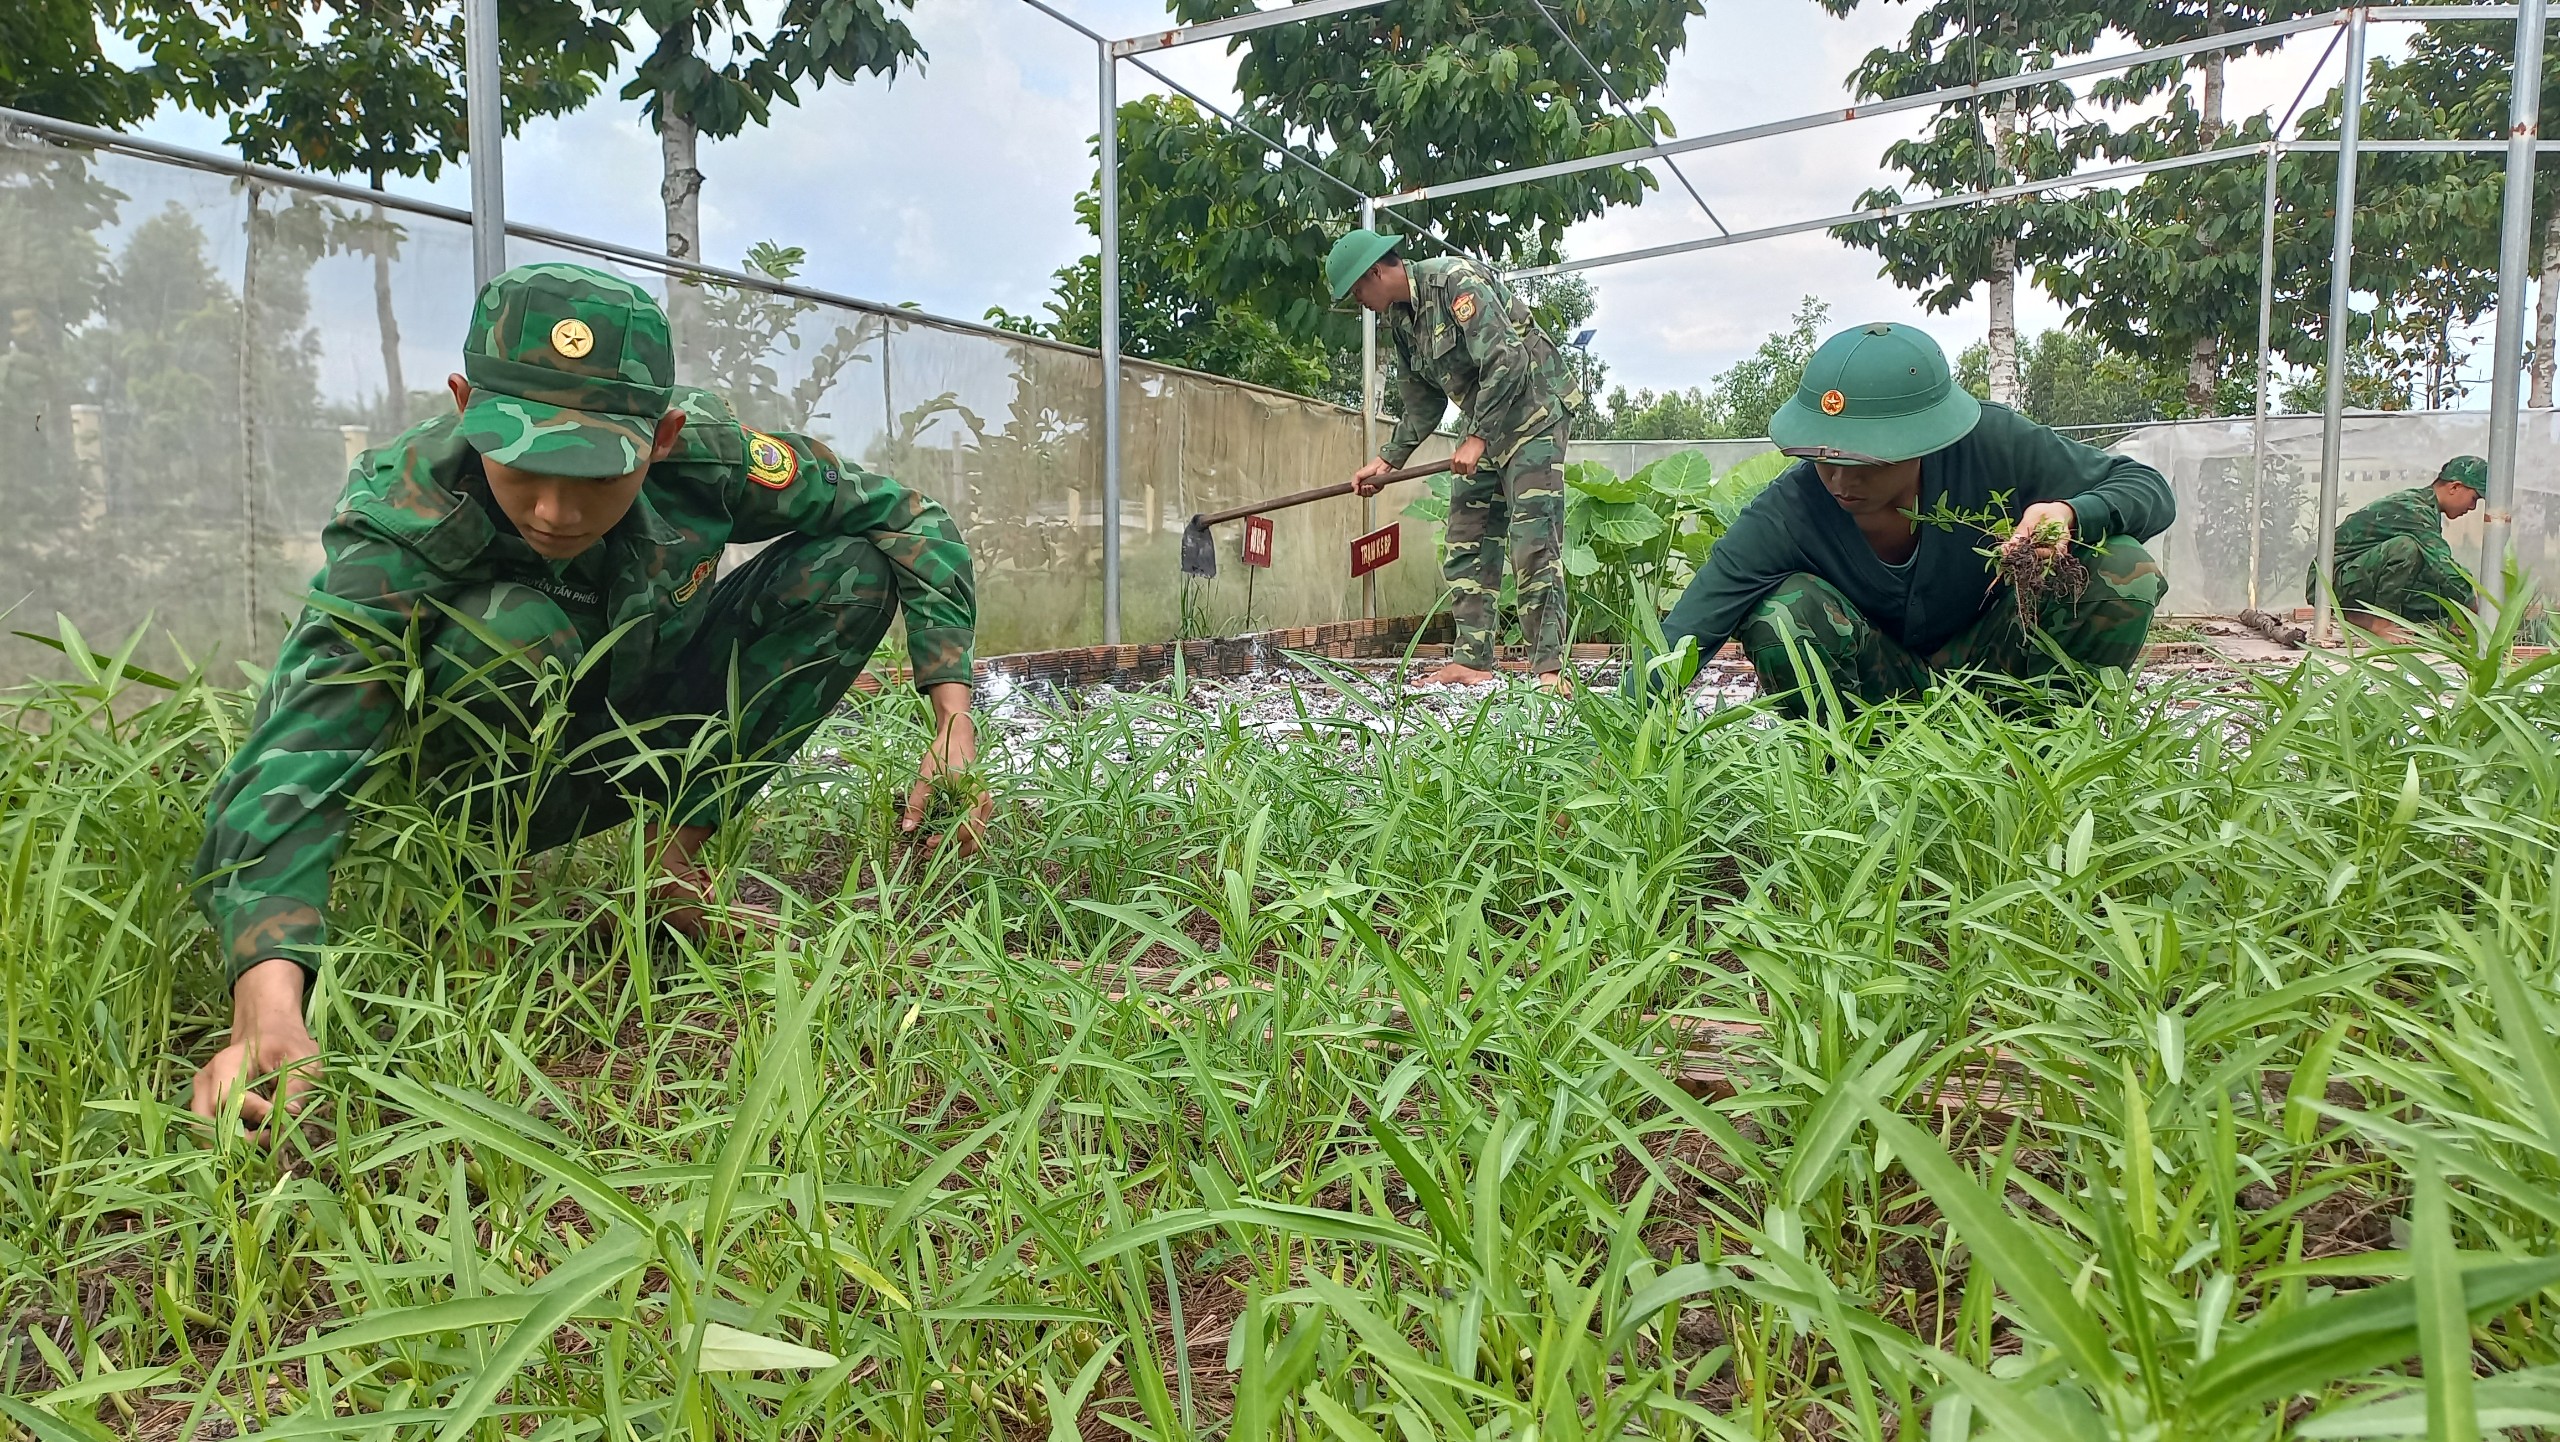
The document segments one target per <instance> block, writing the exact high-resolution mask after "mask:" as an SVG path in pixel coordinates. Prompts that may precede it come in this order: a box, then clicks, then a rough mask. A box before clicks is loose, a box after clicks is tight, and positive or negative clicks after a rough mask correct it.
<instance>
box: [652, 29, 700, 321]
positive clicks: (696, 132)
mask: <svg viewBox="0 0 2560 1442" xmlns="http://www.w3.org/2000/svg"><path fill="white" fill-rule="evenodd" d="M658 48H659V50H660V52H661V53H674V54H685V53H689V52H690V51H691V50H692V49H693V29H692V24H691V21H690V19H689V18H688V17H679V18H678V19H677V21H676V23H675V25H674V27H673V28H671V29H669V30H668V31H667V32H666V33H665V34H663V35H661V36H659V37H658ZM700 139H701V130H700V128H699V127H697V126H696V125H695V124H694V123H693V116H692V114H691V113H690V112H689V111H687V110H686V109H685V108H684V102H683V101H682V100H681V99H680V98H679V97H677V96H676V95H675V94H674V93H672V92H670V91H664V90H662V91H660V92H658V156H659V167H660V179H659V182H658V200H659V202H660V203H661V204H662V205H664V206H665V207H666V212H667V254H668V255H670V256H672V257H674V258H675V259H677V260H689V261H692V262H693V263H694V264H696V265H700V264H701V263H702V172H701V171H700V170H699V169H697V168H695V166H694V154H695V147H696V145H697V143H698V142H699V141H700ZM698 298H699V293H698V292H696V291H695V289H694V288H693V286H692V285H691V284H689V283H688V282H687V281H685V279H684V278H683V277H681V276H671V277H669V278H668V280H667V324H668V326H669V328H670V329H672V330H673V331H674V332H675V343H676V347H677V349H676V354H677V355H678V356H682V355H683V354H684V350H683V347H684V344H685V338H686V335H687V333H688V332H689V331H691V330H692V329H693V328H694V324H693V323H694V318H695V315H696V314H697V312H696V307H695V304H694V302H695V301H696V300H697V299H698Z"/></svg>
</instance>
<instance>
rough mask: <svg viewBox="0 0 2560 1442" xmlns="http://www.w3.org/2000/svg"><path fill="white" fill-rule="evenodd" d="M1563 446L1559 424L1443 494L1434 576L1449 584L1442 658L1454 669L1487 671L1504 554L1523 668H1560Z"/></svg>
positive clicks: (1497, 622)
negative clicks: (1450, 631)
mask: <svg viewBox="0 0 2560 1442" xmlns="http://www.w3.org/2000/svg"><path fill="white" fill-rule="evenodd" d="M1564 442H1565V427H1564V426H1562V425H1559V426H1557V427H1556V428H1555V429H1554V430H1553V431H1551V432H1549V433H1548V434H1546V435H1543V436H1538V437H1535V438H1534V439H1532V440H1530V441H1528V442H1526V443H1524V444H1523V445H1522V446H1521V447H1520V449H1519V450H1517V451H1515V452H1513V453H1512V456H1511V459H1510V460H1509V461H1507V462H1505V463H1504V464H1502V465H1501V466H1499V467H1495V466H1478V467H1477V468H1476V473H1475V474H1474V475H1472V476H1460V477H1458V478H1457V481H1456V484H1455V485H1453V486H1452V487H1451V488H1450V491H1449V522H1448V526H1447V529H1446V532H1445V535H1444V539H1445V540H1446V542H1447V546H1448V550H1447V553H1446V555H1444V556H1443V557H1442V559H1441V562H1440V577H1441V579H1442V580H1444V581H1446V582H1448V585H1449V612H1450V616H1451V618H1452V619H1453V620H1454V621H1455V622H1456V623H1457V632H1458V640H1457V644H1456V645H1455V646H1453V647H1451V648H1450V650H1449V659H1450V660H1452V661H1455V662H1457V663H1458V664H1459V665H1462V666H1473V667H1475V668H1476V669H1477V670H1479V671H1489V670H1492V669H1493V641H1494V637H1495V636H1496V635H1497V634H1498V633H1499V632H1500V630H1501V623H1502V563H1503V553H1504V551H1505V549H1506V548H1507V549H1508V550H1509V552H1510V559H1511V566H1512V569H1513V570H1514V571H1515V572H1517V573H1518V578H1519V584H1518V588H1517V589H1518V599H1519V603H1520V634H1521V637H1522V638H1523V639H1524V640H1526V641H1527V642H1528V643H1529V665H1530V669H1532V670H1534V671H1538V672H1542V673H1543V672H1547V671H1554V670H1559V669H1561V668H1562V667H1563V665H1564V633H1565V597H1564Z"/></svg>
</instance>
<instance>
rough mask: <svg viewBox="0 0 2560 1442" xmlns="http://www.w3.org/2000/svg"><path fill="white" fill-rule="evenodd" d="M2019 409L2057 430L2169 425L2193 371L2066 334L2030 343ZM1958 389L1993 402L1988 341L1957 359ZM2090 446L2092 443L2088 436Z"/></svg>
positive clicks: (2025, 348)
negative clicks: (2148, 423)
mask: <svg viewBox="0 0 2560 1442" xmlns="http://www.w3.org/2000/svg"><path fill="white" fill-rule="evenodd" d="M2018 355H2019V367H2018V370H2019V377H2018V378H2019V395H2018V409H2019V411H2021V412H2022V413H2024V414H2025V415H2026V417H2027V418H2028V419H2029V420H2033V421H2037V422H2039V423H2041V424H2044V425H2048V426H2056V427H2070V426H2102V425H2113V424H2118V423H2121V422H2128V421H2156V420H2163V419H2166V418H2168V417H2170V416H2172V415H2176V414H2178V413H2180V410H2181V392H2182V388H2183V386H2184V385H2185V379H2184V376H2185V372H2184V371H2183V370H2182V369H2181V368H2180V367H2179V366H2178V365H2177V364H2176V363H2175V362H2174V361H2173V362H2170V363H2167V364H2162V363H2156V362H2154V361H2151V360H2149V359H2146V358H2144V357H2142V356H2137V355H2126V354H2125V353H2123V352H2121V351H2117V350H2112V349H2109V348H2108V346H2107V345H2106V343H2105V342H2103V341H2100V340H2099V339H2098V338H2097V337H2095V336H2092V335H2089V334H2087V333H2086V332H2082V331H2075V330H2070V329H2066V328H2063V327H2059V326H2057V327H2055V328H2054V329H2052V330H2048V331H2045V332H2044V333H2042V334H2040V335H2038V336H2036V337H2034V338H2033V339H2031V340H2028V341H2025V342H2022V343H2021V344H2020V345H2019V347H2018ZM1955 373H1956V384H1958V385H1960V386H1963V387H1964V388H1965V389H1967V390H1969V391H1971V392H1973V393H1974V394H1975V395H1977V396H1979V397H1981V398H1983V399H1984V400H1989V399H1990V398H1991V348H1990V347H1989V346H1988V345H1986V344H1984V343H1983V342H1981V341H1975V342H1974V343H1973V344H1972V345H1969V346H1966V347H1965V348H1964V351H1963V353H1962V354H1960V355H1958V356H1957V357H1956V366H1955ZM2082 439H2084V440H2086V439H2089V438H2088V437H2086V436H2083V437H2082Z"/></svg>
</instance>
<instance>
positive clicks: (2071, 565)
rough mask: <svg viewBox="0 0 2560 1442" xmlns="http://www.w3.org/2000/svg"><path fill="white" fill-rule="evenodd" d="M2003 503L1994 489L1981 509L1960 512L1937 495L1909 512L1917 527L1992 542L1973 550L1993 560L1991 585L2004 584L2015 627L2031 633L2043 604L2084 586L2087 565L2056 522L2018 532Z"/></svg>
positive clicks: (2070, 596) (2072, 596)
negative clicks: (1930, 502) (1959, 531)
mask: <svg viewBox="0 0 2560 1442" xmlns="http://www.w3.org/2000/svg"><path fill="white" fill-rule="evenodd" d="M2008 502H2009V496H2008V493H2007V492H2005V491H1997V492H1994V493H1992V497H1991V504H1990V505H1989V506H1988V507H1986V508H1984V509H1983V510H1981V511H1978V512H1977V511H1961V510H1957V509H1956V508H1954V507H1952V506H1950V505H1948V504H1947V498H1946V497H1944V496H1940V497H1939V498H1938V503H1937V505H1936V506H1934V507H1933V508H1931V509H1929V510H1926V511H1916V512H1910V513H1908V514H1910V516H1911V518H1912V520H1914V521H1915V522H1917V523H1919V524H1921V525H1925V526H1940V527H1944V528H1946V529H1949V530H1957V529H1962V530H1968V531H1972V532H1975V533H1977V534H1979V535H1981V536H1984V537H1986V538H1988V539H1989V540H1990V542H1991V544H1989V545H1987V546H1977V547H1975V548H1974V549H1975V551H1976V553H1977V554H1979V555H1982V556H1986V557H1988V558H1990V560H1991V562H1992V571H1993V578H1992V582H1991V586H1992V589H1993V590H1995V591H1996V590H1998V589H1999V588H2000V587H2002V586H2004V585H2005V586H2007V587H2008V588H2009V597H2010V600H2011V602H2012V603H2013V604H2014V605H2015V606H2016V607H2017V609H2018V625H2019V627H2020V628H2021V629H2024V630H2027V631H2033V630H2034V629H2035V628H2036V626H2037V625H2038V624H2039V621H2040V618H2041V617H2042V616H2043V615H2044V608H2045V606H2046V604H2047V603H2048V602H2053V601H2076V600H2078V599H2079V598H2080V594H2081V593H2082V592H2083V591H2086V590H2088V589H2089V565H2088V563H2087V562H2086V561H2083V560H2081V559H2080V558H2079V557H2078V556H2076V555H2074V554H2072V548H2073V547H2075V546H2077V545H2079V544H2080V542H2079V541H2078V540H2076V539H2075V538H2073V537H2072V536H2071V534H2070V532H2069V530H2068V528H2066V527H2065V526H2064V525H2063V524H2062V523H2061V522H2060V521H2056V520H2050V519H2048V520H2044V521H2039V522H2037V523H2036V526H2035V529H2034V530H2032V531H2030V532H2027V533H2025V534H2024V535H2023V536H2021V534H2020V532H2019V530H2018V523H2017V522H2016V521H2015V520H2014V519H2012V518H2011V517H2010V515H2009V512H2008Z"/></svg>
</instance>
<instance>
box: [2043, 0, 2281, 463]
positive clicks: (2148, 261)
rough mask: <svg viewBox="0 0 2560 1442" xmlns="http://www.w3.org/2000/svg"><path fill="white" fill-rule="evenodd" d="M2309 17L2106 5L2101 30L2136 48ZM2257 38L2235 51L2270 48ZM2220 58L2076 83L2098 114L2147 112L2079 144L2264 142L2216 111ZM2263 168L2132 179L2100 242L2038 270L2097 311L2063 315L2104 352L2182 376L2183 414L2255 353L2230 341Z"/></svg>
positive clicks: (2120, 149)
mask: <svg viewBox="0 0 2560 1442" xmlns="http://www.w3.org/2000/svg"><path fill="white" fill-rule="evenodd" d="M2316 8H2320V6H2318V5H2316V4H2313V3H2307V0H2107V3H2106V6H2105V13H2106V17H2107V23H2108V24H2109V26H2110V27H2111V28H2113V29H2114V30H2115V31H2117V32H2118V33H2120V34H2122V35H2123V36H2124V37H2125V38H2126V39H2127V40H2129V41H2131V42H2132V43H2134V44H2135V45H2138V46H2142V47H2145V48H2148V47H2153V46H2161V45H2174V44H2178V43H2181V42H2184V41H2189V40H2199V39H2202V38H2204V37H2206V36H2208V35H2219V34H2224V33H2227V32H2229V31H2233V30H2245V29H2249V28H2252V27H2254V26H2259V25H2265V24H2269V23H2272V22H2274V21H2278V20H2283V19H2287V18H2290V17H2291V16H2294V15H2298V14H2301V13H2303V12H2305V11H2308V10H2312V9H2316ZM2281 43H2282V42H2281V41H2268V42H2265V43H2263V44H2260V45H2258V46H2256V47H2254V48H2253V50H2252V51H2251V52H2248V53H2264V52H2267V51H2272V50H2274V49H2275V48H2276V47H2277V46H2278V45H2280V44H2281ZM2228 56H2229V52H2226V51H2219V50H2216V51H2210V52H2207V53H2205V54H2201V55H2195V56H2190V57H2187V58H2186V59H2183V60H2172V61H2165V62H2161V63H2158V64H2153V65H2144V66H2137V67H2135V68H2133V69H2131V70H2127V71H2122V72H2119V73H2117V74H2114V75H2109V76H2107V77H2105V78H2103V79H2101V80H2099V81H2098V82H2096V83H2095V84H2094V85H2092V86H2091V87H2090V99H2091V100H2092V101H2093V102H2094V103H2095V104H2096V105H2098V106H2100V107H2103V108H2105V109H2108V110H2111V111H2130V110H2132V109H2133V108H2134V107H2137V106H2141V107H2148V108H2150V109H2151V112H2152V113H2150V114H2148V115H2146V116H2144V117H2143V118H2141V119H2138V120H2136V121H2135V122H2133V123H2132V124H2130V125H2127V126H2124V127H2122V128H2117V127H2116V126H2115V125H2114V124H2113V123H2112V122H2111V121H2109V120H2106V119H2091V120H2088V121H2085V122H2084V127H2085V129H2086V130H2087V132H2088V134H2089V136H2090V137H2091V139H2092V141H2093V145H2092V147H2091V148H2093V149H2096V150H2099V151H2102V152H2103V153H2104V154H2106V155H2107V156H2108V157H2110V158H2112V159H2121V160H2151V159H2157V158H2159V157H2162V156H2167V155H2189V154H2194V153H2196V152H2198V151H2204V150H2211V149H2213V148H2215V147H2217V146H2237V145H2252V144H2256V143H2258V142H2260V141H2263V140H2265V139H2266V138H2267V135H2268V133H2269V129H2270V126H2271V123H2272V118H2271V117H2269V116H2267V115H2264V114H2261V115H2258V116H2255V117H2252V118H2250V119H2248V120H2247V121H2245V122H2243V123H2241V124H2237V125H2235V124H2233V123H2232V122H2231V120H2230V119H2229V117H2228V116H2227V115H2226V113H2225V110H2226V106H2225V102H2224V97H2225V94H2226V86H2225V84H2224V79H2223V76H2224V69H2225V66H2226V63H2227V60H2228ZM2263 180H2264V172H2263V171H2261V170H2258V169H2255V168H2252V167H2250V166H2246V165H2233V164H2224V165H2208V166H2201V167H2196V168H2193V169H2188V170H2176V171H2168V172H2164V173H2162V174H2158V175H2152V176H2146V177H2145V178H2144V179H2143V181H2142V183H2141V184H2139V185H2137V186H2134V187H2133V188H2132V189H2131V190H2130V191H2128V192H2127V193H2126V194H2124V196H2123V197H2122V198H2121V199H2120V200H2119V201H2118V202H2116V204H2115V205H2114V206H2113V207H2112V208H2111V209H2109V210H2108V211H2107V212H2106V213H2105V215H2104V217H2103V219H2102V222H2101V223H2102V225H2103V227H2104V239H2103V241H2102V243H2100V244H2096V245H2093V246H2091V247H2090V249H2089V251H2088V252H2087V254H2086V255H2084V256H2082V257H2079V258H2077V261H2076V263H2074V264H2070V265H2055V266H2050V267H2048V268H2047V269H2046V270H2044V271H2043V272H2040V273H2039V275H2038V280H2039V282H2040V283H2042V284H2043V285H2045V287H2046V288H2047V290H2048V291H2050V292H2051V293H2052V294H2053V295H2054V296H2055V297H2056V298H2057V299H2060V300H2063V301H2065V302H2077V301H2081V300H2083V299H2091V300H2094V301H2096V302H2097V303H2096V304H2094V305H2092V306H2090V307H2088V308H2087V309H2086V310H2085V312H2084V313H2079V314H2075V316H2074V322H2073V323H2074V324H2075V325H2077V326H2080V327H2082V328H2084V329H2088V330H2090V331H2092V332H2093V333H2094V334H2095V335H2096V336H2097V338H2098V339H2100V340H2101V341H2103V342H2104V343H2105V344H2106V345H2107V346H2108V347H2109V348H2110V349H2112V350H2115V351H2119V352H2123V353H2126V354H2137V353H2138V354H2141V355H2144V356H2148V357H2151V358H2153V359H2155V360H2159V361H2162V362H2164V363H2165V362H2166V361H2168V360H2169V359H2171V358H2172V357H2175V358H2177V359H2178V362H2179V363H2180V364H2181V365H2183V367H2184V368H2185V371H2186V382H2185V392H2186V398H2185V402H2184V412H2183V413H2184V414H2187V415H2209V414H2212V413H2213V412H2214V410H2215V409H2216V407H2217V399H2218V397H2219V395H2220V391H2221V387H2222V383H2223V381H2224V379H2225V372H2226V371H2227V370H2229V369H2231V366H2232V362H2233V361H2235V360H2237V361H2239V362H2241V363H2242V364H2246V363H2247V359H2248V358H2249V357H2250V356H2252V355H2253V354H2254V352H2255V350H2256V346H2255V345H2254V344H2252V343H2250V341H2247V340H2243V341H2242V342H2241V343H2240V344H2237V345H2233V344H2231V343H2230V341H2231V340H2232V339H2234V338H2240V337H2249V338H2254V337H2255V335H2256V333H2257V305H2258V252H2257V249H2256V247H2255V245H2254V244H2252V242H2254V241H2255V240H2256V239H2257V237H2258V227H2259V220H2260V217H2261V214H2262V212H2263V211H2264V209H2265V201H2264V195H2263Z"/></svg>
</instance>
